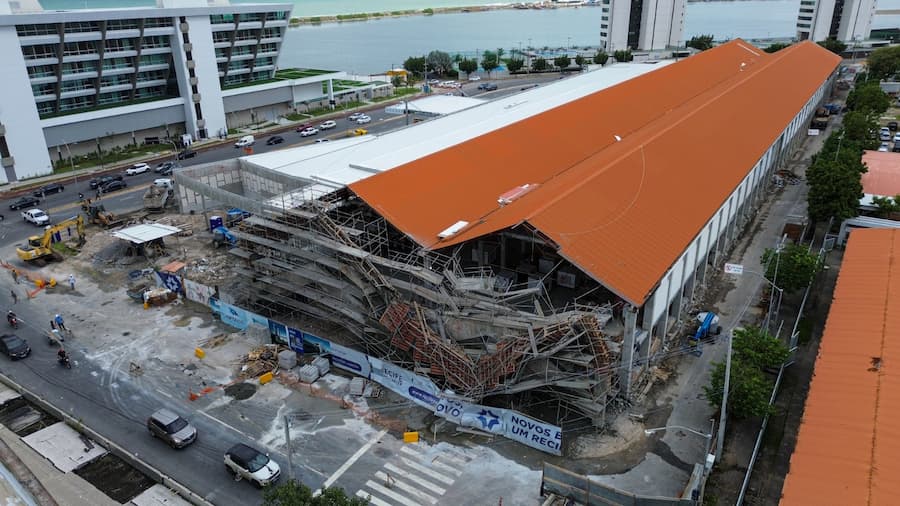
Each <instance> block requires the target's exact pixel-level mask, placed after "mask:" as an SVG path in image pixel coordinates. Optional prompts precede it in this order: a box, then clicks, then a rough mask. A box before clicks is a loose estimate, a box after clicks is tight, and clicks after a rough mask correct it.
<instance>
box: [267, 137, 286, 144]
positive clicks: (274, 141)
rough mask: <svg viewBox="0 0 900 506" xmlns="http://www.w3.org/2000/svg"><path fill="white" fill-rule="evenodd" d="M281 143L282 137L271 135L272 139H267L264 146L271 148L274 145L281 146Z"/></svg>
mask: <svg viewBox="0 0 900 506" xmlns="http://www.w3.org/2000/svg"><path fill="white" fill-rule="evenodd" d="M282 142H284V137H282V136H280V135H273V136H272V137H269V138H268V140H266V145H267V146H272V145H274V144H281V143H282Z"/></svg>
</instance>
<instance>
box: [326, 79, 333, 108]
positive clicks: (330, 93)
mask: <svg viewBox="0 0 900 506" xmlns="http://www.w3.org/2000/svg"><path fill="white" fill-rule="evenodd" d="M326 82H327V83H328V84H327V87H328V105H330V106H331V110H332V111H333V110H334V80H332V79H329V80H328V81H326Z"/></svg>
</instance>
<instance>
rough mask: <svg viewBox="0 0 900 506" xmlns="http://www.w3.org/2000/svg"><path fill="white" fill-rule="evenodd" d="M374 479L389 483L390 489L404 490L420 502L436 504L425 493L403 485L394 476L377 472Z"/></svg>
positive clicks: (432, 498) (406, 484) (400, 480)
mask: <svg viewBox="0 0 900 506" xmlns="http://www.w3.org/2000/svg"><path fill="white" fill-rule="evenodd" d="M407 476H409V475H407ZM375 477H376V478H378V479H379V480H381V482H382V483H388V482H390V484H391V485H390V486H391V487H397V488H399V489H400V490H404V491H406V493H408V494H410V495H412V496H415V497H417V498H418V499H419V500H420V501H425V502H427V503H431V504H434V503H436V502H437V498H435V497H431V496H430V495H428V494H426V493H425V492H423V491H421V490H419V489H417V488H416V487H415V486H414V485H410V484H408V483H405V482H404V481H403V480H402V479H400V478H398V477H396V476H390V477H389V476H388V475H387V474H385V473H383V472H381V471H377V472H376V473H375ZM413 483H415V481H413Z"/></svg>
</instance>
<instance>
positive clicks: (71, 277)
mask: <svg viewBox="0 0 900 506" xmlns="http://www.w3.org/2000/svg"><path fill="white" fill-rule="evenodd" d="M70 235H71V234H70ZM69 288H71V289H72V290H74V289H75V275H74V274H69Z"/></svg>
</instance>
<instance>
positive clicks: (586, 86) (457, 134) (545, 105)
mask: <svg viewBox="0 0 900 506" xmlns="http://www.w3.org/2000/svg"><path fill="white" fill-rule="evenodd" d="M670 63H673V61H662V62H655V63H617V64H615V65H611V66H609V67H604V68H602V69H600V70H596V71H593V72H589V73H585V74H582V75H579V76H575V77H571V78H569V79H563V80H559V81H553V82H551V83H548V84H545V85H542V86H539V87H535V88H532V89H529V90H527V91H523V92H521V93H516V94H514V95H510V96H508V97H503V98H500V99H497V100H494V101H490V102H486V103H483V104H481V105H477V106H474V107H470V108H468V109H465V110H463V111H459V112H456V113H453V114H448V115H446V116H441V117H439V118H436V119H434V120H431V121H427V122H424V123H419V124H416V125H411V126H409V127H405V128H400V129H398V130H394V131H392V132H388V133H386V134H382V135H365V136H361V137H352V138H347V139H341V140H338V141H334V142H326V143H321V144H312V145H306V146H299V147H295V148H287V149H282V150H278V151H275V152H272V153H265V154H261V155H250V156H246V157H243V158H242V159H241V160H242V161H243V162H244V163H248V164H251V165H256V166H259V167H263V168H267V169H271V170H276V171H278V172H281V173H283V174H286V175H289V176H293V177H297V178H300V179H303V180H306V181H309V182H317V181H333V182H336V181H340V182H341V183H342V184H344V185H349V184H351V183H354V182H356V181H359V180H361V179H364V178H366V177H369V176H371V175H373V174H375V173H378V172H382V171H385V170H390V169H393V168H394V167H398V166H400V165H403V164H406V163H409V162H411V161H414V160H417V159H419V158H423V157H425V156H428V155H430V154H432V153H436V152H438V151H441V150H444V149H447V148H449V147H452V146H455V145H457V144H461V143H463V142H466V141H468V140H470V139H473V138H476V137H479V136H482V135H484V134H486V133H488V132H492V131H494V130H498V129H500V128H503V127H505V126H507V125H509V124H511V123H515V122H518V121H522V120H524V119H526V118H530V117H532V116H535V115H537V114H540V113H542V112H544V111H547V110H550V109H553V108H555V107H558V106H561V105H563V104H566V103H568V102H571V101H573V100H577V99H579V98H581V97H584V96H587V95H590V94H593V93H596V92H598V91H600V90H603V89H606V88H610V87H612V86H615V85H617V84H619V83H622V82H624V81H628V80H629V79H633V78H635V77H638V76H640V75H643V74H646V73H648V72H652V71H654V70H656V69H658V68H661V67H664V66H666V65H669V64H670ZM446 98H451V97H446ZM456 98H460V97H456ZM316 186H317V187H320V186H322V185H321V184H317V185H316ZM326 186H330V185H326ZM319 189H323V188H319ZM314 193H315V192H314Z"/></svg>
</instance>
